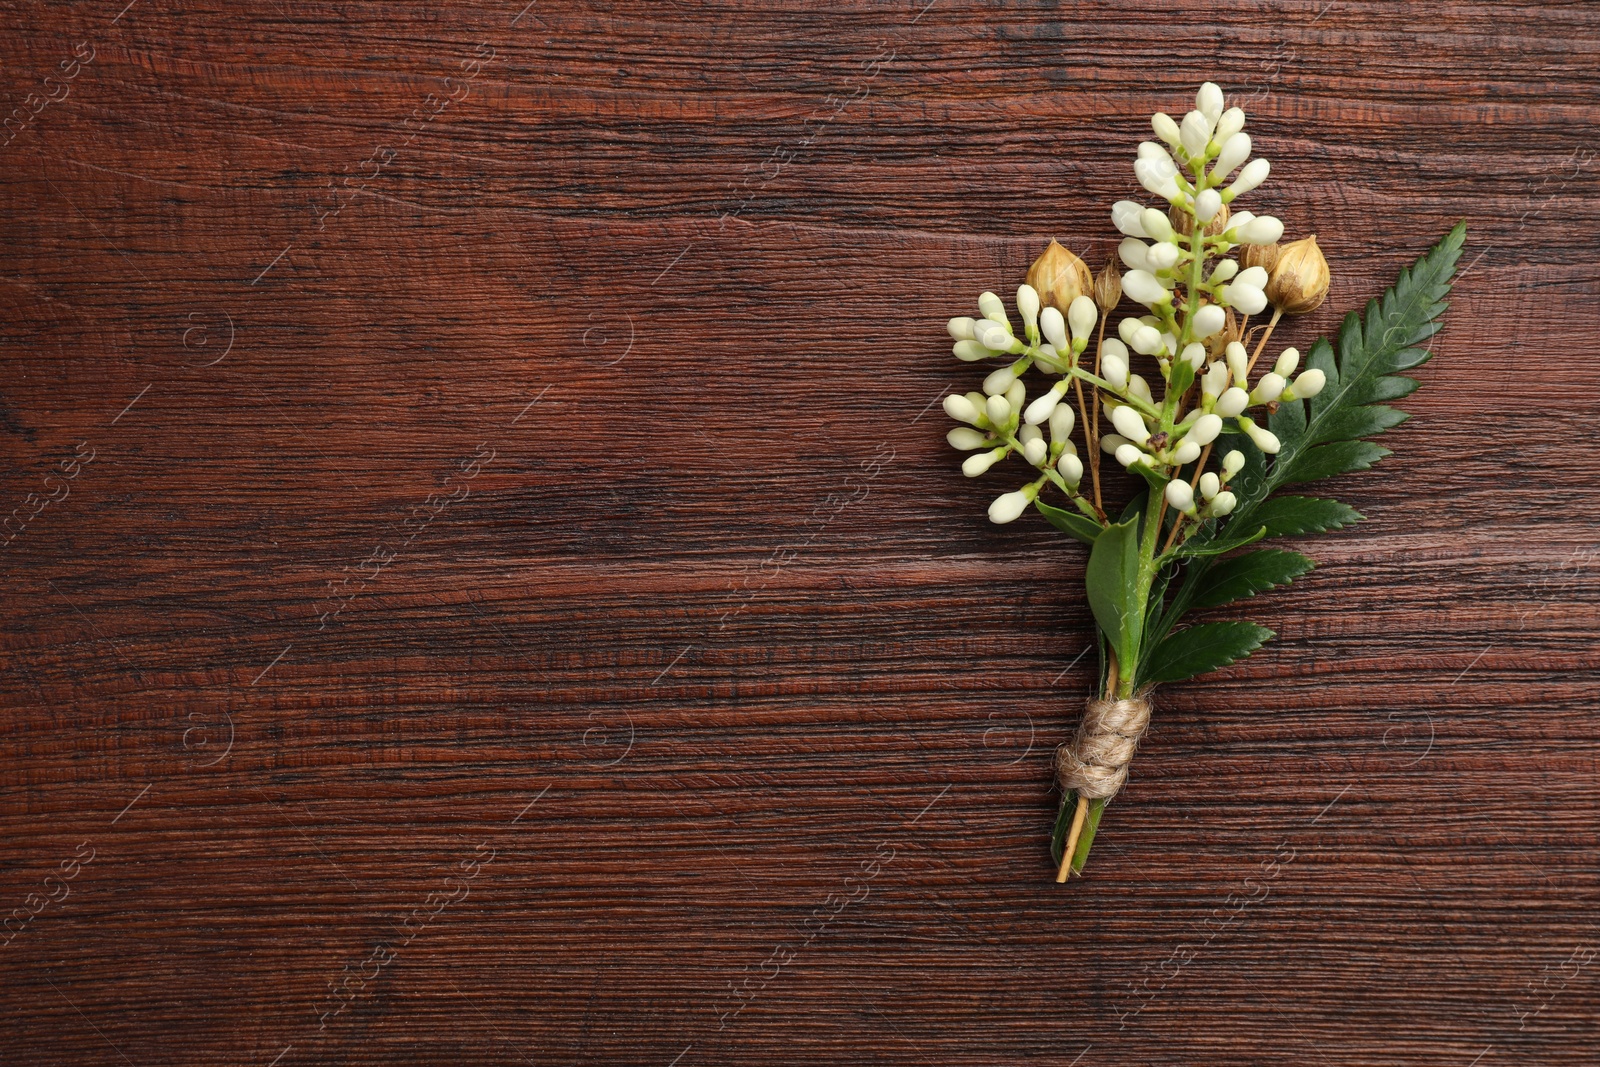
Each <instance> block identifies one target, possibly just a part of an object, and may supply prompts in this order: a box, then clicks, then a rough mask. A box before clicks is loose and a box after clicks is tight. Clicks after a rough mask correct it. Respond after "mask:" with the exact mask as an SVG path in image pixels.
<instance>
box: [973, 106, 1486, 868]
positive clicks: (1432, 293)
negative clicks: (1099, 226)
mask: <svg viewBox="0 0 1600 1067" xmlns="http://www.w3.org/2000/svg"><path fill="white" fill-rule="evenodd" d="M1244 122H1245V115H1244V112H1243V111H1242V110H1240V109H1239V108H1237V107H1232V108H1226V109H1224V100H1223V95H1222V90H1221V89H1220V88H1218V87H1217V86H1216V85H1214V84H1211V83H1209V82H1208V83H1206V84H1205V85H1203V86H1201V88H1200V91H1199V94H1198V95H1197V97H1196V102H1195V109H1194V110H1193V111H1190V112H1189V113H1188V114H1187V115H1185V116H1184V118H1183V119H1182V121H1181V122H1180V121H1176V120H1174V119H1172V118H1171V117H1169V116H1167V115H1165V114H1158V115H1156V116H1154V118H1153V119H1152V120H1151V124H1152V126H1153V127H1154V129H1155V132H1156V135H1157V137H1158V139H1159V140H1158V141H1146V142H1144V143H1143V144H1141V145H1140V146H1139V150H1138V158H1137V160H1136V161H1135V163H1134V175H1135V177H1136V178H1137V179H1138V181H1139V184H1140V185H1142V186H1143V187H1144V188H1145V190H1146V191H1147V192H1149V193H1151V194H1153V195H1154V196H1156V197H1158V198H1160V199H1161V200H1162V201H1164V206H1162V207H1151V206H1146V205H1142V204H1139V203H1136V202H1134V201H1131V200H1123V201H1119V202H1117V203H1116V204H1114V205H1112V208H1111V220H1112V223H1113V225H1114V226H1115V227H1116V229H1117V230H1118V231H1120V232H1121V233H1122V235H1123V239H1122V241H1121V243H1120V244H1119V245H1118V246H1117V255H1118V257H1119V258H1120V260H1121V262H1122V264H1123V266H1124V267H1125V268H1126V269H1125V270H1124V271H1122V272H1121V274H1120V277H1119V276H1118V275H1117V273H1116V271H1115V270H1114V268H1112V267H1110V266H1109V265H1108V268H1107V270H1105V271H1102V272H1101V275H1100V276H1099V277H1098V278H1096V279H1094V280H1093V281H1092V282H1091V281H1090V279H1089V275H1088V271H1087V269H1086V268H1084V267H1083V265H1082V261H1081V260H1079V259H1078V258H1077V257H1076V256H1074V255H1072V253H1070V252H1068V251H1067V250H1066V249H1065V248H1063V247H1062V246H1060V245H1059V244H1057V243H1056V242H1054V241H1052V242H1051V243H1050V246H1049V247H1048V248H1047V249H1046V250H1045V253H1044V254H1043V255H1042V256H1041V257H1040V258H1039V260H1038V261H1037V262H1036V263H1035V264H1034V265H1033V267H1032V268H1031V269H1030V270H1029V272H1028V278H1029V279H1030V281H1039V282H1040V283H1041V284H1044V285H1046V286H1047V287H1048V288H1047V291H1046V292H1043V293H1041V292H1040V290H1038V289H1037V288H1035V286H1034V285H1032V284H1024V285H1022V286H1021V287H1019V288H1018V289H1017V292H1016V299H1015V309H1016V313H1017V318H1018V320H1020V323H1021V332H1020V333H1019V332H1018V327H1017V322H1015V321H1013V319H1012V318H1011V316H1010V313H1009V312H1008V309H1007V308H1006V306H1005V303H1004V301H1002V300H1001V299H1000V298H999V297H998V296H996V295H995V294H994V293H984V294H983V295H982V296H981V297H979V299H978V315H977V317H973V318H966V317H963V318H954V319H951V320H950V322H949V324H948V329H949V333H950V336H951V337H952V338H953V339H954V342H955V344H954V353H955V355H956V357H957V358H959V359H962V360H964V361H968V362H983V361H989V360H996V359H998V360H1001V361H1002V365H1000V366H998V368H997V369H995V370H993V371H992V372H991V373H990V374H989V375H988V376H987V377H986V378H985V379H984V381H983V385H982V390H981V391H974V392H970V393H966V394H964V395H963V394H956V395H952V396H949V397H946V398H945V403H944V408H945V412H946V413H947V414H949V415H950V417H951V418H953V419H955V420H956V421H957V422H958V423H961V425H959V426H957V427H956V428H955V429H952V430H951V431H950V432H949V435H948V440H949V442H950V444H951V445H952V446H953V447H955V448H957V449H960V450H962V451H965V452H968V453H970V455H969V456H968V457H967V459H966V461H965V462H964V463H963V464H962V471H963V473H965V474H966V475H967V476H968V477H978V476H979V475H982V474H985V473H986V472H988V471H989V470H991V469H992V468H995V467H997V466H998V465H999V464H1001V463H1002V461H1005V460H1008V459H1011V458H1012V457H1015V458H1017V459H1019V460H1020V461H1021V463H1022V465H1023V466H1024V467H1026V468H1027V469H1028V471H1029V473H1028V474H1026V475H1025V478H1026V481H1025V482H1024V483H1023V484H1022V485H1021V486H1020V487H1019V488H1016V489H1013V490H1011V491H1009V492H1006V493H1003V494H1001V495H1000V496H999V497H996V498H995V499H994V501H993V502H992V503H991V504H990V505H989V518H990V519H991V520H992V521H993V522H996V523H1009V522H1013V521H1015V520H1017V519H1018V518H1020V517H1021V516H1022V515H1023V514H1024V513H1026V512H1027V511H1028V510H1029V509H1030V508H1031V509H1033V510H1035V511H1037V512H1038V513H1039V514H1041V515H1042V516H1043V517H1044V518H1045V520H1046V521H1048V522H1049V523H1050V524H1052V525H1053V526H1055V527H1056V528H1058V529H1060V530H1061V531H1063V532H1064V533H1066V534H1068V535H1070V536H1072V537H1074V538H1076V539H1077V540H1079V541H1082V542H1084V543H1085V544H1087V545H1089V546H1090V550H1089V556H1088V561H1087V564H1086V567H1085V586H1086V591H1087V593H1088V601H1089V606H1090V609H1091V611H1092V612H1093V614H1094V618H1095V622H1096V629H1097V638H1098V643H1099V649H1100V665H1101V670H1100V678H1101V684H1100V688H1099V695H1098V697H1097V698H1096V699H1093V700H1091V701H1090V702H1089V704H1088V706H1087V708H1086V711H1085V713H1084V716H1083V718H1082V721H1081V722H1080V724H1079V727H1078V730H1077V733H1076V734H1075V736H1074V738H1073V740H1072V741H1071V742H1069V743H1068V744H1066V745H1063V746H1062V747H1061V749H1060V750H1059V751H1058V753H1057V760H1056V763H1057V767H1056V771H1057V780H1058V783H1059V785H1060V786H1061V789H1062V801H1061V809H1060V813H1059V815H1058V817H1057V820H1056V826H1055V832H1054V835H1053V837H1052V847H1053V851H1054V853H1055V862H1056V864H1057V865H1058V871H1057V881H1065V880H1066V879H1067V877H1068V875H1069V873H1074V872H1076V873H1081V872H1082V870H1083V865H1084V863H1085V861H1086V860H1087V858H1088V854H1089V849H1090V846H1091V845H1092V843H1093V841H1094V837H1095V834H1096V832H1097V830H1098V828H1099V825H1100V819H1101V816H1102V814H1103V813H1104V810H1105V807H1106V805H1107V804H1108V803H1109V802H1110V800H1111V799H1112V798H1113V797H1114V796H1115V795H1116V794H1117V792H1118V791H1119V790H1120V789H1121V788H1122V786H1123V784H1124V783H1125V782H1126V780H1127V776H1128V766H1129V763H1130V761H1131V759H1132V756H1133V752H1134V749H1135V747H1136V746H1137V744H1138V743H1139V740H1140V738H1141V737H1142V736H1143V733H1144V730H1145V727H1146V725H1147V724H1148V722H1149V718H1150V701H1149V695H1150V692H1151V691H1152V690H1153V689H1154V688H1155V687H1156V686H1157V685H1160V684H1164V683H1169V682H1177V681H1182V680H1184V679H1188V678H1192V677H1195V676H1196V675H1199V674H1203V673H1205V672H1207V671H1211V670H1215V669H1217V668H1219V667H1223V666H1226V665H1228V664H1230V663H1233V662H1236V661H1237V660H1239V659H1242V658H1244V657H1245V656H1247V655H1249V654H1250V653H1251V652H1252V651H1254V650H1255V649H1256V648H1258V647H1260V646H1261V644H1262V643H1263V642H1265V641H1266V640H1267V639H1268V638H1270V637H1272V636H1273V635H1272V632H1271V631H1269V630H1267V629H1265V628H1263V627H1260V626H1256V625H1254V624H1252V623H1248V622H1243V621H1206V622H1200V623H1196V624H1191V625H1187V626H1183V627H1180V626H1179V625H1178V624H1179V623H1180V622H1181V621H1183V620H1184V618H1185V616H1186V615H1187V614H1188V613H1189V612H1191V611H1199V610H1208V609H1212V608H1217V607H1221V606H1223V605H1225V604H1229V603H1232V602H1234V601H1237V600H1242V599H1244V598H1246V597H1249V596H1253V595H1255V594H1256V593H1259V592H1262V591H1263V590H1266V589H1270V588H1273V587H1275V586H1281V585H1287V584H1288V583H1290V582H1291V581H1293V580H1294V579H1295V578H1297V577H1299V576H1300V575H1302V574H1305V573H1306V572H1307V571H1309V570H1310V569H1311V568H1312V566H1313V564H1312V561H1311V560H1310V559H1308V558H1306V557H1305V556H1303V555H1301V554H1300V553H1298V552H1293V551H1289V550H1286V549H1252V550H1250V551H1242V550H1244V549H1246V548H1247V547H1248V546H1251V545H1253V544H1254V543H1255V542H1257V541H1259V540H1261V539H1263V538H1265V537H1272V536H1296V535H1303V534H1309V533H1320V532H1324V531H1327V530H1332V529H1337V528H1340V527H1342V526H1346V525H1350V524H1352V523H1354V522H1357V521H1359V520H1360V519H1361V516H1360V515H1359V514H1357V513H1356V512H1355V511H1354V510H1353V509H1351V508H1349V507H1347V506H1346V505H1344V504H1340V503H1338V502H1337V501H1334V500H1328V499H1319V498H1313V497H1307V496H1297V495H1295V496H1290V495H1278V494H1277V491H1278V490H1279V489H1281V488H1283V487H1285V486H1288V485H1298V484H1303V483H1306V482H1311V481H1316V480H1319V479H1322V478H1328V477H1332V476H1334V475H1337V474H1342V473H1345V472H1348V471H1357V470H1364V469H1366V468H1368V467H1370V466H1371V465H1372V464H1373V463H1375V462H1377V460H1378V459H1380V458H1381V457H1383V456H1385V455H1387V454H1388V450H1387V449H1384V448H1381V447H1379V446H1377V445H1375V444H1372V443H1371V442H1369V441H1367V440H1365V438H1367V437H1371V436H1373V435H1375V434H1377V433H1380V432H1382V431H1383V430H1386V429H1389V428H1391V427H1393V426H1396V425H1398V424H1399V423H1400V422H1401V421H1403V420H1404V419H1405V418H1406V416H1405V414H1404V413H1403V412H1400V411H1398V410H1396V409H1394V408H1392V407H1388V406H1386V404H1385V403H1384V402H1385V401H1393V400H1398V399H1401V398H1403V397H1405V396H1407V395H1408V394H1410V393H1411V391H1412V390H1413V389H1415V388H1416V387H1417V384H1418V383H1417V382H1416V381H1415V380H1414V379H1411V378H1407V377H1404V376H1402V375H1401V374H1400V373H1399V372H1401V371H1405V370H1409V369H1410V368H1413V367H1416V366H1418V365H1420V364H1421V363H1422V362H1424V361H1425V360H1426V359H1427V358H1428V354H1429V353H1428V352H1427V351H1426V350H1424V349H1421V348H1418V347H1417V345H1418V344H1419V343H1420V342H1422V341H1424V340H1426V339H1427V338H1429V337H1431V336H1432V335H1433V334H1434V333H1435V332H1437V331H1438V330H1439V329H1440V325H1439V324H1438V323H1437V321H1436V320H1437V318H1438V316H1439V315H1440V314H1441V313H1442V312H1443V310H1444V307H1445V305H1444V303H1443V299H1444V297H1445V295H1446V294H1447V293H1448V292H1449V288H1450V279H1451V277H1452V275H1453V273H1454V270H1455V264H1456V261H1457V259H1458V258H1459V256H1460V252H1461V246H1462V243H1463V241H1464V239H1465V227H1464V225H1463V226H1457V227H1456V228H1455V230H1453V231H1452V232H1451V233H1450V234H1449V236H1447V237H1446V238H1445V239H1444V240H1443V241H1441V242H1440V244H1439V245H1438V246H1436V247H1435V248H1434V249H1433V251H1431V252H1430V253H1429V254H1428V255H1426V256H1424V257H1423V258H1422V259H1421V260H1419V261H1418V262H1417V263H1416V264H1415V265H1414V266H1413V267H1412V268H1410V269H1409V270H1407V271H1404V272H1402V274H1401V275H1400V278H1399V280H1398V281H1397V283H1396V284H1395V286H1394V287H1393V288H1392V289H1390V290H1389V291H1388V292H1386V293H1385V294H1384V296H1383V297H1382V298H1381V299H1380V300H1375V301H1372V302H1371V303H1369V304H1368V306H1367V309H1366V316H1365V320H1363V319H1362V317H1361V316H1358V315H1356V314H1355V313H1354V312H1352V313H1351V314H1350V315H1349V316H1348V317H1347V318H1346V320H1345V322H1344V325H1343V328H1342V329H1341V330H1340V333H1339V338H1338V343H1337V345H1333V344H1330V343H1329V342H1328V341H1326V340H1318V341H1317V342H1316V344H1315V345H1313V346H1312V348H1311V350H1310V354H1309V356H1307V357H1306V358H1305V359H1304V360H1303V361H1302V358H1301V354H1300V352H1299V350H1298V349H1296V348H1284V349H1283V350H1281V351H1280V352H1279V353H1278V354H1277V355H1276V356H1275V357H1274V358H1273V359H1272V360H1271V363H1270V367H1268V368H1265V369H1263V370H1262V371H1261V372H1260V373H1257V364H1258V362H1259V361H1260V360H1261V357H1262V355H1263V353H1264V352H1265V351H1266V348H1267V345H1268V343H1269V341H1270V340H1271V337H1272V333H1273V330H1274V329H1275V328H1276V327H1277V325H1278V323H1279V321H1280V319H1281V318H1282V317H1283V316H1284V315H1296V314H1301V313H1304V312H1306V311H1310V310H1312V309H1313V308H1316V307H1317V306H1319V305H1320V304H1321V303H1322V302H1323V300H1324V299H1325V297H1326V296H1327V292H1328V288H1329V285H1330V273H1329V270H1328V264H1327V261H1326V259H1325V258H1324V257H1323V254H1322V251H1321V249H1320V248H1319V247H1318V246H1317V243H1316V241H1315V239H1314V238H1312V237H1308V238H1304V239H1302V240H1300V241H1295V242H1291V243H1288V244H1285V245H1282V246H1280V245H1279V243H1278V242H1279V240H1280V239H1281V238H1282V237H1283V233H1284V226H1283V223H1282V222H1280V221H1279V220H1278V219H1276V218H1273V217H1272V216H1270V215H1260V216H1257V215H1253V214H1251V213H1250V212H1248V211H1240V210H1237V209H1236V208H1234V207H1232V205H1233V204H1234V202H1235V201H1237V200H1238V198H1239V197H1241V196H1243V195H1244V194H1246V193H1249V192H1252V191H1253V190H1255V189H1256V188H1257V187H1259V186H1260V185H1261V184H1262V183H1263V182H1264V181H1265V180H1266V178H1267V175H1268V173H1269V170H1270V167H1269V165H1268V163H1267V161H1266V160H1265V159H1260V158H1257V159H1251V158H1250V154H1251V148H1252V145H1251V141H1250V137H1249V135H1248V134H1246V133H1245V132H1244ZM1124 298H1126V299H1127V300H1131V301H1133V302H1134V303H1136V304H1138V305H1141V306H1142V307H1141V311H1140V313H1136V314H1132V315H1127V316H1124V317H1122V318H1121V319H1120V320H1119V321H1117V323H1116V325H1115V328H1114V330H1112V331H1111V333H1112V336H1109V337H1108V336H1106V334H1107V326H1108V325H1109V324H1110V322H1111V320H1112V318H1113V317H1114V314H1115V310H1116V308H1117V306H1118V305H1119V302H1121V301H1122V300H1123V299H1124ZM1063 305H1064V306H1063ZM1269 306H1270V307H1271V308H1272V316H1271V318H1270V320H1269V321H1268V322H1266V323H1265V324H1263V325H1260V326H1258V327H1256V328H1255V329H1254V330H1252V329H1251V328H1250V326H1249V321H1250V318H1251V317H1252V316H1255V315H1259V314H1261V313H1263V312H1265V311H1266V310H1267V308H1268V307H1269ZM1091 346H1092V347H1093V348H1094V353H1093V357H1092V359H1091V358H1090V353H1089V349H1090V348H1091ZM1152 382H1155V383H1157V386H1158V388H1152ZM1158 389H1159V395H1158ZM1030 393H1031V394H1032V399H1031V400H1030V399H1029V397H1030ZM1074 401H1076V404H1077V410H1076V412H1075V411H1074V409H1073V402H1074ZM1075 431H1076V432H1077V433H1078V434H1079V435H1081V437H1082V440H1083V443H1084V446H1085V447H1084V449H1083V451H1082V452H1080V451H1079V448H1078V445H1077V443H1076V441H1075V440H1074V432H1075ZM1110 461H1115V463H1116V465H1117V466H1118V467H1121V468H1122V469H1123V470H1125V471H1126V472H1127V473H1128V474H1130V475H1132V476H1133V478H1134V485H1135V486H1137V490H1136V491H1135V492H1134V493H1133V494H1132V497H1131V499H1130V500H1129V501H1128V502H1127V504H1126V506H1125V507H1123V508H1122V510H1121V511H1120V512H1119V513H1116V514H1115V515H1113V514H1112V513H1111V512H1108V511H1107V510H1106V498H1105V496H1104V494H1103V493H1102V485H1101V483H1102V477H1101V475H1102V463H1103V462H1104V464H1105V466H1106V467H1107V469H1109V468H1110ZM1052 500H1054V501H1055V502H1051V501H1052Z"/></svg>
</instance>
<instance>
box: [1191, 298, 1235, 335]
mask: <svg viewBox="0 0 1600 1067" xmlns="http://www.w3.org/2000/svg"><path fill="white" fill-rule="evenodd" d="M1227 324H1228V313H1227V312H1226V311H1223V310H1222V308H1220V307H1218V306H1217V305H1216V304H1207V305H1206V306H1205V307H1203V308H1201V309H1200V310H1199V311H1196V312H1195V313H1194V318H1192V319H1190V320H1189V333H1190V334H1191V335H1192V336H1194V337H1197V338H1200V339H1201V340H1204V339H1205V338H1207V337H1210V336H1211V335H1212V334H1214V333H1216V332H1217V331H1218V330H1220V329H1222V328H1223V327H1224V326H1226V325H1227Z"/></svg>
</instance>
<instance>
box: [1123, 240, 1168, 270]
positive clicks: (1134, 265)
mask: <svg viewBox="0 0 1600 1067" xmlns="http://www.w3.org/2000/svg"><path fill="white" fill-rule="evenodd" d="M1117 258H1118V259H1120V260H1122V265H1123V266H1125V267H1127V268H1128V269H1129V270H1154V269H1158V268H1156V265H1155V264H1154V263H1152V262H1150V246H1149V245H1147V244H1145V243H1144V242H1143V241H1141V240H1139V239H1138V238H1137V237H1124V238H1123V239H1122V240H1121V241H1119V242H1118V243H1117Z"/></svg>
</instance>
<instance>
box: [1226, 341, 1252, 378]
mask: <svg viewBox="0 0 1600 1067" xmlns="http://www.w3.org/2000/svg"><path fill="white" fill-rule="evenodd" d="M1222 354H1223V355H1224V356H1225V357H1227V360H1228V374H1229V375H1231V376H1232V378H1233V384H1235V385H1237V386H1238V387H1239V388H1241V389H1243V388H1244V387H1246V386H1247V385H1249V384H1250V383H1249V381H1248V379H1247V378H1246V377H1245V374H1246V372H1247V370H1248V368H1249V365H1250V353H1249V352H1246V351H1245V348H1244V345H1242V344H1240V343H1239V342H1238V341H1229V342H1228V347H1227V348H1224V349H1223V350H1222Z"/></svg>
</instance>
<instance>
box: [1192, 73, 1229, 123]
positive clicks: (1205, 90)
mask: <svg viewBox="0 0 1600 1067" xmlns="http://www.w3.org/2000/svg"><path fill="white" fill-rule="evenodd" d="M1222 104H1223V100H1222V87H1221V86H1220V85H1218V84H1217V83H1216V82H1206V83H1205V84H1203V85H1201V86H1200V91H1199V92H1197V93H1195V95H1194V108H1195V110H1196V111H1198V112H1200V114H1202V115H1204V116H1205V119H1206V123H1207V125H1209V126H1215V125H1216V124H1217V120H1218V119H1220V118H1221V117H1222Z"/></svg>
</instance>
